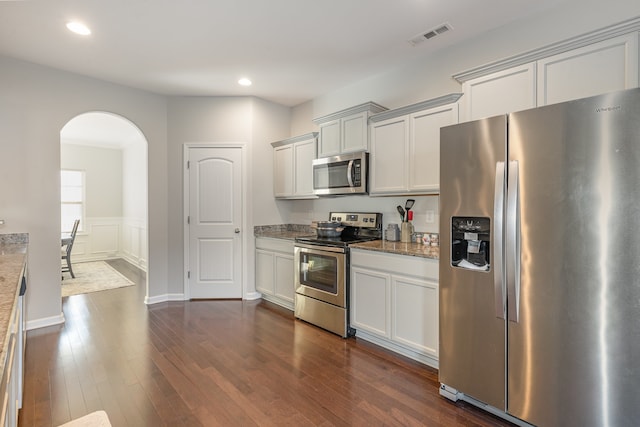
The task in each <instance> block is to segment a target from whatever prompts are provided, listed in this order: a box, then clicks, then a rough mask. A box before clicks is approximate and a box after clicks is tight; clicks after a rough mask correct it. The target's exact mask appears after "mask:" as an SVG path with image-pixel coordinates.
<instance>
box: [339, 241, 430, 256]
mask: <svg viewBox="0 0 640 427" xmlns="http://www.w3.org/2000/svg"><path fill="white" fill-rule="evenodd" d="M349 247H350V248H353V249H365V250H369V251H377V252H386V253H391V254H398V255H408V256H415V257H421V258H430V259H439V258H440V248H439V247H438V246H427V245H423V244H421V243H402V242H390V241H388V240H373V241H370V242H362V243H352V244H350V245H349Z"/></svg>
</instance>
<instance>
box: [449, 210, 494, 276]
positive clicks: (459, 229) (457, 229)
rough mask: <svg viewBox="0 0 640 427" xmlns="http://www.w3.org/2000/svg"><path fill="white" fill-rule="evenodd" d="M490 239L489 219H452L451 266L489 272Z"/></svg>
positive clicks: (459, 217) (456, 217)
mask: <svg viewBox="0 0 640 427" xmlns="http://www.w3.org/2000/svg"><path fill="white" fill-rule="evenodd" d="M490 237H491V228H490V224H489V218H484V217H467V216H465V217H461V216H454V217H453V218H451V265H453V266H455V267H459V268H465V269H468V270H478V271H488V270H489V266H490V259H489V253H490V252H491V251H490V244H491V239H490Z"/></svg>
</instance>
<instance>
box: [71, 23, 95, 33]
mask: <svg viewBox="0 0 640 427" xmlns="http://www.w3.org/2000/svg"><path fill="white" fill-rule="evenodd" d="M67 28H68V29H69V31H72V32H74V33H76V34H80V35H81V36H88V35H89V34H91V30H90V29H89V27H87V26H86V25H84V24H83V23H81V22H77V21H71V22H67Z"/></svg>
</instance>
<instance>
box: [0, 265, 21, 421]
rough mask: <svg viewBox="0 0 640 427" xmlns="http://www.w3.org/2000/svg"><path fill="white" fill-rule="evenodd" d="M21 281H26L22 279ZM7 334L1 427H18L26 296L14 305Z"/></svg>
mask: <svg viewBox="0 0 640 427" xmlns="http://www.w3.org/2000/svg"><path fill="white" fill-rule="evenodd" d="M21 280H24V276H23V278H21ZM14 307H15V309H14V310H13V312H12V314H11V317H10V320H9V325H8V326H9V330H8V334H7V339H8V345H7V347H6V348H7V353H6V355H4V357H5V365H4V371H3V372H1V374H2V377H0V426H2V427H15V426H17V425H18V411H19V410H20V408H22V395H23V388H24V387H23V384H24V350H25V341H24V338H25V336H24V313H23V309H24V296H22V295H21V296H19V297H18V298H17V300H16V303H15V305H14Z"/></svg>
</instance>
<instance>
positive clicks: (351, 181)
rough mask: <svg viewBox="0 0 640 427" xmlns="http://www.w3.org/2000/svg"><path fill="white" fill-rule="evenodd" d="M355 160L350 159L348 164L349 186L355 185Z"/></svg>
mask: <svg viewBox="0 0 640 427" xmlns="http://www.w3.org/2000/svg"><path fill="white" fill-rule="evenodd" d="M353 162H354V161H353V160H349V166H347V181H348V182H349V187H353Z"/></svg>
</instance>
